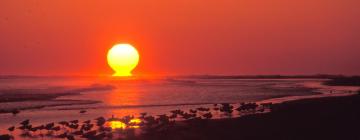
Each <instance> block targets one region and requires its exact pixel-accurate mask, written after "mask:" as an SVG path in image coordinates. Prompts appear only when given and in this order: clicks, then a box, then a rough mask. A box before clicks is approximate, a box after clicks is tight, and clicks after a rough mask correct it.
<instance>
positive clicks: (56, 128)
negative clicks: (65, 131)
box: [51, 126, 60, 131]
mask: <svg viewBox="0 0 360 140" xmlns="http://www.w3.org/2000/svg"><path fill="white" fill-rule="evenodd" d="M51 130H54V131H60V126H56V127H53V128H52V129H51Z"/></svg>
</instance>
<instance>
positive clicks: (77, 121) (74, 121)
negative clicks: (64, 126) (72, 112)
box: [70, 120, 79, 124]
mask: <svg viewBox="0 0 360 140" xmlns="http://www.w3.org/2000/svg"><path fill="white" fill-rule="evenodd" d="M70 123H74V124H76V123H79V120H72V121H70Z"/></svg>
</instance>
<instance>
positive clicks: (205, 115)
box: [203, 112, 213, 119]
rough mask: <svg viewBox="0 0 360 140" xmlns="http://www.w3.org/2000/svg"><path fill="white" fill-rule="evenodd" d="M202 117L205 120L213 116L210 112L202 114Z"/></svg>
mask: <svg viewBox="0 0 360 140" xmlns="http://www.w3.org/2000/svg"><path fill="white" fill-rule="evenodd" d="M203 117H205V118H206V119H211V118H212V117H213V115H212V114H211V112H209V113H206V114H204V115H203Z"/></svg>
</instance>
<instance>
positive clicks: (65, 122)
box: [58, 121, 69, 127]
mask: <svg viewBox="0 0 360 140" xmlns="http://www.w3.org/2000/svg"><path fill="white" fill-rule="evenodd" d="M58 124H60V125H62V126H63V127H64V126H69V122H67V121H61V122H59V123H58Z"/></svg>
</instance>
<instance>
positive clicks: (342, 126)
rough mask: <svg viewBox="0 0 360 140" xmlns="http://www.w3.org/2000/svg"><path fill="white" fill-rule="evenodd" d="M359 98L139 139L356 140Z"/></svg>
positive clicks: (297, 104) (295, 104)
mask: <svg viewBox="0 0 360 140" xmlns="http://www.w3.org/2000/svg"><path fill="white" fill-rule="evenodd" d="M359 106H360V95H352V96H343V97H324V98H317V99H303V100H297V101H290V102H284V103H281V104H278V105H274V106H273V110H272V111H271V112H270V113H265V114H254V115H249V116H244V117H240V118H232V119H219V120H203V121H202V122H191V121H188V122H187V125H181V126H180V125H178V126H175V127H174V128H171V129H168V130H165V131H162V132H161V133H157V132H154V133H151V134H148V135H143V136H141V137H140V138H139V139H153V140H155V139H156V140H166V139H172V140H185V139H186V140H212V139H213V140H219V139H227V140H229V139H230V140H231V139H234V140H235V139H236V140H238V139H244V140H264V139H268V140H290V139H291V140H322V139H323V140H325V139H326V140H345V139H346V140H358V139H360V135H359V133H358V132H359V127H360V119H359V118H360V109H359Z"/></svg>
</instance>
